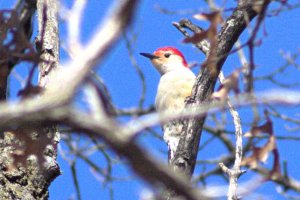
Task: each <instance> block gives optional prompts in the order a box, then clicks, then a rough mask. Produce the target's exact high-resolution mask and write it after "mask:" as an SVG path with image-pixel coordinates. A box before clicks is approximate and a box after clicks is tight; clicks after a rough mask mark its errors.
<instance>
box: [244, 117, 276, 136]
mask: <svg viewBox="0 0 300 200" xmlns="http://www.w3.org/2000/svg"><path fill="white" fill-rule="evenodd" d="M260 133H267V134H269V135H273V124H272V121H271V120H270V119H267V121H266V123H265V124H263V125H261V126H254V127H252V129H251V130H250V131H249V132H247V133H245V135H244V136H245V137H255V136H257V135H259V134H260Z"/></svg>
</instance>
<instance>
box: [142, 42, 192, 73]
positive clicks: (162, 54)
mask: <svg viewBox="0 0 300 200" xmlns="http://www.w3.org/2000/svg"><path fill="white" fill-rule="evenodd" d="M141 55H142V56H145V57H147V58H149V59H150V60H151V62H152V64H153V65H154V67H155V68H156V69H157V70H158V71H159V73H160V74H161V75H163V74H165V73H167V72H169V71H173V70H177V69H182V68H184V67H187V62H186V60H185V58H184V56H183V54H182V53H181V52H180V51H179V50H178V49H176V48H175V47H161V48H159V49H157V50H156V51H154V52H153V54H151V53H141Z"/></svg>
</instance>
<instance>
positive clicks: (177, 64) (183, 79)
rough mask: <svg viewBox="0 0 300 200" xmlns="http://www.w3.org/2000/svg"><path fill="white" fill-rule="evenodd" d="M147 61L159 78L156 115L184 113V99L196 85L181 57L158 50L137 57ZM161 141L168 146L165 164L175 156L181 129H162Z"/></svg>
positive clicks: (175, 52)
mask: <svg viewBox="0 0 300 200" xmlns="http://www.w3.org/2000/svg"><path fill="white" fill-rule="evenodd" d="M140 54H141V55H142V56H145V57H147V58H149V59H150V61H151V62H152V64H153V65H154V67H155V68H156V69H157V70H158V72H159V73H160V75H161V78H160V81H159V84H158V88H157V94H156V98H155V107H156V110H157V112H168V113H179V112H181V111H182V110H183V109H184V105H185V102H184V101H185V99H186V97H188V96H190V95H191V92H192V88H193V85H194V83H195V81H196V76H195V74H194V73H193V72H192V71H191V70H190V69H189V68H188V65H187V62H186V60H185V58H184V56H183V54H182V53H181V52H180V51H179V50H178V49H176V48H174V47H161V48H159V49H157V50H156V51H154V53H153V54H151V53H140ZM162 129H163V132H164V140H165V142H166V143H167V145H168V149H169V151H168V154H169V162H170V161H171V160H172V158H173V157H174V154H175V152H176V149H177V146H178V143H179V139H180V133H181V131H182V130H181V129H182V127H181V126H180V125H179V124H178V123H176V121H172V122H169V123H166V124H163V126H162Z"/></svg>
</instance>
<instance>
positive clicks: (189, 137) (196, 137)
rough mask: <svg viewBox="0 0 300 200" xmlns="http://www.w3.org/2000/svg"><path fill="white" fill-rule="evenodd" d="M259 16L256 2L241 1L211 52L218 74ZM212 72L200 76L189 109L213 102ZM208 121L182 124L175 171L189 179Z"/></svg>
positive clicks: (194, 119)
mask: <svg viewBox="0 0 300 200" xmlns="http://www.w3.org/2000/svg"><path fill="white" fill-rule="evenodd" d="M256 15H257V13H256V12H255V11H254V10H253V1H251V0H240V1H239V3H238V7H237V8H236V9H235V10H234V11H233V13H232V15H231V16H230V17H229V18H228V19H227V20H226V22H225V23H224V25H223V27H222V29H221V31H220V33H219V34H218V38H217V39H218V42H217V48H216V50H215V51H214V52H210V54H211V53H214V54H215V58H216V62H215V63H208V65H215V69H216V71H217V74H219V72H220V70H221V68H222V66H223V64H224V62H225V60H226V59H227V56H228V54H229V52H230V50H231V49H232V46H233V45H234V43H235V42H236V41H237V39H238V38H239V36H240V34H241V33H242V32H243V30H244V29H245V28H246V26H247V24H248V22H249V20H250V21H251V20H252V19H253V18H254V17H255V16H256ZM210 68H211V67H207V66H206V67H205V68H204V69H203V70H201V72H200V73H199V75H198V77H197V81H196V84H195V85H194V88H193V91H192V96H191V97H190V98H189V99H188V101H187V102H186V107H187V108H192V107H197V105H199V104H201V103H203V102H206V101H209V99H210V96H211V94H212V92H213V90H214V87H215V83H216V80H217V76H215V74H213V75H211V73H210V71H209V69H210ZM204 121H205V117H202V118H200V119H199V118H191V119H188V120H183V121H182V123H183V133H182V135H181V138H180V142H179V145H178V148H177V151H176V153H175V157H174V159H173V160H172V163H173V165H174V167H175V169H180V170H181V171H183V172H184V173H185V174H187V175H189V176H191V175H192V174H193V172H194V169H195V164H196V158H197V153H198V148H199V142H200V138H201V132H202V128H203V124H204Z"/></svg>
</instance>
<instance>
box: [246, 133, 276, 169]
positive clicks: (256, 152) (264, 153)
mask: <svg viewBox="0 0 300 200" xmlns="http://www.w3.org/2000/svg"><path fill="white" fill-rule="evenodd" d="M274 149H276V143H275V137H274V136H273V135H272V136H270V138H269V140H268V142H267V143H266V144H265V145H264V146H263V147H254V149H253V154H252V155H251V156H249V157H245V158H244V159H243V160H242V165H247V166H250V168H256V167H257V165H258V162H266V160H267V159H268V157H269V155H270V152H272V151H273V150H274Z"/></svg>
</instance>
